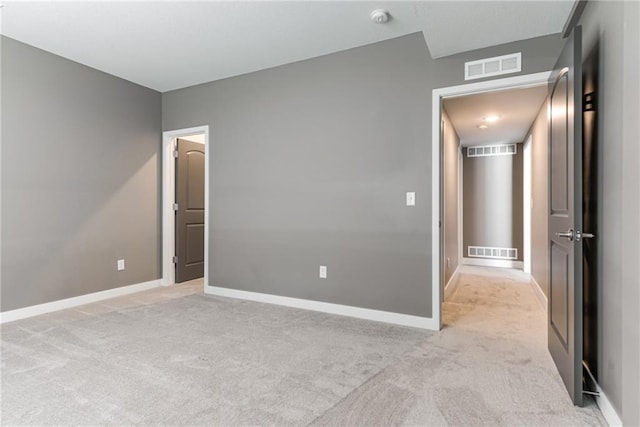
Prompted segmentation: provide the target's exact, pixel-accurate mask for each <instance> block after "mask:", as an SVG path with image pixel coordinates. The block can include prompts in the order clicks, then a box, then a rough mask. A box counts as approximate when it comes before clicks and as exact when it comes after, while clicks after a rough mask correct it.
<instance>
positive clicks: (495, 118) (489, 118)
mask: <svg viewBox="0 0 640 427" xmlns="http://www.w3.org/2000/svg"><path fill="white" fill-rule="evenodd" d="M501 118H502V116H496V115H491V116H486V117H483V118H482V120H484V121H485V122H489V123H493V122H497V121H498V120H500V119H501Z"/></svg>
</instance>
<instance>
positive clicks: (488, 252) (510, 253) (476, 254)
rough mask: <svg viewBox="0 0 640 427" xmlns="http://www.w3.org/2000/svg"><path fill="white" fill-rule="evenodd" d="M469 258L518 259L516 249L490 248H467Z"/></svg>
mask: <svg viewBox="0 0 640 427" xmlns="http://www.w3.org/2000/svg"><path fill="white" fill-rule="evenodd" d="M467 251H468V253H469V257H470V258H493V259H516V260H517V259H518V249H516V248H492V247H488V246H469V247H468V248H467Z"/></svg>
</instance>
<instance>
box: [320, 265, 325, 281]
mask: <svg viewBox="0 0 640 427" xmlns="http://www.w3.org/2000/svg"><path fill="white" fill-rule="evenodd" d="M320 278H321V279H326V278H327V266H326V265H321V266H320Z"/></svg>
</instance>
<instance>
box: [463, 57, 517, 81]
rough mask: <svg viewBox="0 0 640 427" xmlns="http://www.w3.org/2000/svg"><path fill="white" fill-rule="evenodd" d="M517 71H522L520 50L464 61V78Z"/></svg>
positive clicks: (470, 78)
mask: <svg viewBox="0 0 640 427" xmlns="http://www.w3.org/2000/svg"><path fill="white" fill-rule="evenodd" d="M519 71H522V52H518V53H512V54H509V55H503V56H494V57H493V58H485V59H479V60H477V61H470V62H465V63H464V79H465V80H473V79H480V78H483V77H491V76H499V75H501V74H510V73H517V72H519Z"/></svg>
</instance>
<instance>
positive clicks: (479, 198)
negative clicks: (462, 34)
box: [433, 72, 549, 323]
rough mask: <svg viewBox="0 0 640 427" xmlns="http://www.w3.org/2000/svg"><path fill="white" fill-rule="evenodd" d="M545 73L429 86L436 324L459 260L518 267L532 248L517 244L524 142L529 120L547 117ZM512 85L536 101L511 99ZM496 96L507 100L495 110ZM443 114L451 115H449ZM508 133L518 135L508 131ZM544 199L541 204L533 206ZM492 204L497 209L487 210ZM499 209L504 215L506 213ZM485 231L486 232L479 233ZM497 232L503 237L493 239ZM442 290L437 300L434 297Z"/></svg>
mask: <svg viewBox="0 0 640 427" xmlns="http://www.w3.org/2000/svg"><path fill="white" fill-rule="evenodd" d="M548 77H549V73H546V72H544V73H537V74H531V75H523V76H518V77H511V78H505V79H500V80H493V81H486V82H479V83H471V84H467V85H461V86H454V87H449V88H441V89H436V90H434V97H433V109H434V117H433V125H434V127H435V129H434V132H433V133H434V141H441V142H440V144H434V146H433V151H434V152H433V155H434V162H433V167H434V177H433V178H434V199H433V202H434V206H437V211H436V209H435V208H434V217H435V218H436V221H434V223H433V229H434V235H436V236H440V240H439V241H438V242H437V244H434V247H433V251H434V254H437V256H434V266H435V267H436V268H434V270H436V271H434V281H435V283H439V284H440V286H437V287H434V302H436V301H437V302H438V303H439V306H438V307H434V312H435V316H434V317H436V318H437V320H438V321H439V322H440V323H441V322H442V319H441V310H442V306H441V301H443V300H444V299H445V298H446V296H447V294H448V293H450V291H451V289H450V286H451V285H454V286H455V283H456V276H457V273H458V271H459V269H460V268H461V267H462V266H463V265H465V264H472V265H473V264H475V265H481V266H494V267H511V268H513V267H516V268H520V269H522V268H523V266H524V264H525V262H524V256H525V254H527V255H529V254H530V253H531V251H529V250H525V249H524V234H525V233H524V230H525V226H524V221H525V215H524V210H525V209H526V206H525V202H524V193H526V191H525V189H524V185H525V182H524V174H525V172H524V156H523V154H524V150H523V144H524V143H525V142H526V141H527V137H528V135H529V134H531V133H532V132H533V126H532V124H533V123H534V122H535V121H540V122H543V121H546V118H547V117H546V112H545V109H544V108H542V106H543V103H544V102H545V99H546V91H547V90H546V85H547V80H548ZM518 91H520V92H530V93H532V94H535V95H534V99H535V100H534V101H531V99H529V100H528V102H524V101H522V100H520V101H518V100H517V99H515V98H514V97H513V96H512V95H513V94H515V93H516V92H518ZM501 98H504V99H506V101H507V105H506V106H504V107H503V108H502V109H500V108H499V107H500V104H501V102H498V101H499V100H500V99H501ZM509 100H510V101H509ZM509 102H510V104H511V105H509ZM522 103H525V104H526V103H528V104H529V108H528V113H526V114H524V115H522V114H516V110H518V109H519V108H520V106H519V105H518V104H522ZM454 104H458V107H459V108H460V109H461V111H462V113H461V116H462V117H463V119H462V120H459V119H458V116H459V114H458V113H457V112H456V111H455V110H456V108H455V105H454ZM514 115H516V116H518V120H516V122H517V123H514V121H513V120H512V119H513V118H514V117H513V116H514ZM450 116H454V117H453V119H452V118H451V117H450ZM464 117H466V119H464ZM538 118H540V120H537V119H538ZM436 119H437V120H438V121H436ZM499 125H500V126H499ZM514 129H515V131H514ZM443 130H444V131H443ZM447 131H448V133H449V135H447ZM436 132H437V133H436ZM441 132H442V135H440V133H441ZM514 132H516V133H518V135H517V136H513V134H514ZM536 134H537V135H538V136H541V135H542V136H544V137H545V138H546V137H547V135H546V131H545V130H542V129H536ZM441 136H442V138H440V137H441ZM538 145H542V144H541V143H538ZM451 146H453V149H452V148H451ZM538 154H540V153H538ZM436 160H440V161H441V162H442V163H440V161H438V162H436ZM493 163H496V164H495V165H494V164H493ZM498 163H500V164H499V165H498ZM447 167H448V168H449V169H447ZM544 173H545V177H541V179H540V183H541V184H544V185H545V186H546V168H545V170H544ZM514 175H516V176H517V179H514ZM452 180H454V182H453V184H452V182H451V181H452ZM465 184H466V185H465ZM465 187H466V188H465ZM465 190H466V193H465ZM452 191H455V192H452ZM496 198H498V199H500V200H495V199H496ZM485 202H488V203H485ZM544 205H545V203H541V204H540V205H539V206H537V207H538V208H543V207H544ZM452 207H453V208H452ZM495 207H498V208H499V211H500V210H501V211H502V213H501V212H497V213H496V212H495V209H494V210H493V211H492V208H495ZM529 208H531V206H529ZM505 212H508V213H509V214H510V216H509V217H508V218H507V217H505V215H504V213H505ZM514 213H515V215H514ZM545 215H546V214H545ZM480 220H482V221H480ZM440 221H442V223H441V222H440ZM451 223H453V226H452V224H451ZM465 223H466V225H467V227H465ZM476 223H478V224H476ZM474 226H475V230H474V229H473V227H474ZM539 226H540V229H542V228H544V229H545V231H544V233H545V235H546V224H545V225H544V227H542V225H541V224H539ZM470 227H471V230H472V231H474V232H478V231H479V233H476V234H478V235H476V236H474V235H472V233H470V231H469V230H470ZM465 228H466V233H465ZM478 228H479V229H480V230H478ZM492 229H497V230H500V231H502V232H503V234H504V235H503V236H502V237H500V236H498V237H497V238H496V236H495V235H494V236H491V234H490V232H491V231H492ZM487 231H488V232H489V234H487V233H485V232H487ZM452 234H454V236H451V235H452ZM483 234H484V235H483ZM492 238H493V239H494V240H491V239H492ZM500 238H503V239H507V241H506V242H504V241H500V240H499V239H500ZM440 242H442V246H440ZM436 260H437V261H438V262H437V263H436V262H435V261H436ZM543 270H546V267H544V268H543ZM436 293H437V294H436ZM540 293H542V294H544V292H540ZM443 294H444V298H441V295H443ZM537 294H538V292H537Z"/></svg>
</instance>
